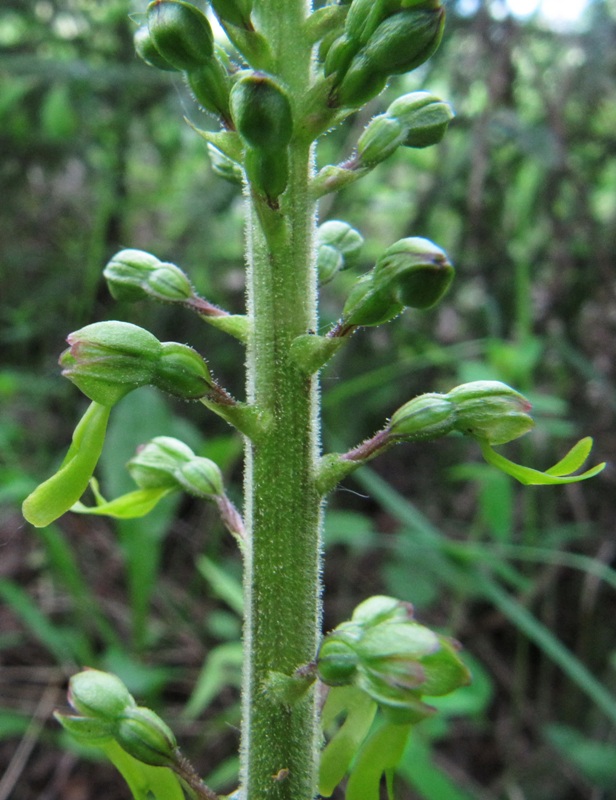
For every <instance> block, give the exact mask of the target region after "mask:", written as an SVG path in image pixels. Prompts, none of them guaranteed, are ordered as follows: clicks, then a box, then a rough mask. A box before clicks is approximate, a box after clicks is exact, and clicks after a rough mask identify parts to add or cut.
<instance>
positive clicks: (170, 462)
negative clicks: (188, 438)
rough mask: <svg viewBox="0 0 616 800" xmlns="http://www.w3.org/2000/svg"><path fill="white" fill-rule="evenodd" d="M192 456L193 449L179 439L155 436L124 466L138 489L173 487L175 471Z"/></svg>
mask: <svg viewBox="0 0 616 800" xmlns="http://www.w3.org/2000/svg"><path fill="white" fill-rule="evenodd" d="M193 458H195V454H194V453H193V451H192V450H191V449H190V447H188V445H186V444H184V442H181V441H180V440H179V439H174V438H173V437H171V436H156V437H155V438H154V439H152V440H151V441H149V442H148V443H147V444H146V445H143V446H142V447H140V448H139V449H138V451H137V453H136V455H134V456H133V457H132V458H131V460H130V461H129V462H128V464H127V465H126V467H127V469H128V471H129V473H130V475H131V477H132V479H133V480H134V481H135V483H136V484H137V486H139V488H140V489H158V488H165V487H168V488H173V489H175V488H176V487H177V484H178V481H177V478H176V477H175V475H176V472H177V471H178V470H179V469H180V468H181V467H183V466H184V465H185V464H187V463H188V462H189V461H191V460H192V459H193Z"/></svg>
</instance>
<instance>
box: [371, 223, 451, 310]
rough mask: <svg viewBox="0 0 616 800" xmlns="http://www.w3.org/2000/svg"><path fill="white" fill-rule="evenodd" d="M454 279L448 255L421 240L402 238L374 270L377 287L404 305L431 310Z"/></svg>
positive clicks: (381, 258) (385, 254) (389, 249)
mask: <svg viewBox="0 0 616 800" xmlns="http://www.w3.org/2000/svg"><path fill="white" fill-rule="evenodd" d="M453 276H454V269H453V267H452V265H451V264H450V263H449V260H448V258H447V254H446V253H445V251H444V250H441V248H440V247H437V246H436V245H435V244H433V243H432V242H430V241H429V240H428V239H422V238H421V237H410V238H408V239H400V240H399V241H397V242H395V243H394V244H392V245H391V247H388V248H387V250H386V251H385V253H384V254H383V255H382V256H381V257H380V258H379V260H378V261H377V263H376V266H375V268H374V284H375V286H376V287H378V288H379V289H380V288H383V289H386V290H387V291H389V292H391V293H392V296H393V297H395V299H396V300H397V301H398V302H399V303H401V304H402V305H404V306H408V307H409V308H430V307H431V306H433V305H435V304H436V303H438V301H439V300H440V299H441V298H442V297H443V295H444V294H445V292H446V291H447V289H448V288H449V285H450V284H451V282H452V280H453Z"/></svg>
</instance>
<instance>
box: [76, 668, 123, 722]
mask: <svg viewBox="0 0 616 800" xmlns="http://www.w3.org/2000/svg"><path fill="white" fill-rule="evenodd" d="M68 701H69V703H70V704H71V706H72V707H73V708H74V709H75V711H77V712H79V714H82V715H83V716H84V717H91V718H93V719H98V720H103V721H107V722H113V721H115V720H117V719H118V717H119V716H120V715H121V714H123V713H124V712H125V711H126V710H127V709H130V708H133V707H135V706H136V703H135V700H134V698H133V696H132V695H131V694H130V692H129V691H128V689H127V688H126V686H125V685H124V684H123V683H122V681H121V680H120V679H119V678H117V677H116V676H115V675H111V674H110V673H108V672H101V671H100V670H97V669H85V670H83V671H82V672H78V673H77V674H76V675H73V676H72V678H71V679H70V681H69V686H68Z"/></svg>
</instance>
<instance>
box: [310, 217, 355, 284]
mask: <svg viewBox="0 0 616 800" xmlns="http://www.w3.org/2000/svg"><path fill="white" fill-rule="evenodd" d="M363 243H364V238H363V236H362V235H361V234H360V233H359V231H356V230H355V228H352V227H351V226H350V225H349V224H348V223H347V222H342V221H341V220H337V219H332V220H328V221H327V222H324V223H323V224H322V225H320V226H319V229H318V231H317V268H318V270H319V280H320V282H321V283H326V282H327V281H328V280H331V279H332V278H333V277H334V275H335V274H336V272H338V271H340V270H344V269H349V267H352V266H354V264H356V263H357V260H358V258H359V253H360V251H361V248H362V245H363Z"/></svg>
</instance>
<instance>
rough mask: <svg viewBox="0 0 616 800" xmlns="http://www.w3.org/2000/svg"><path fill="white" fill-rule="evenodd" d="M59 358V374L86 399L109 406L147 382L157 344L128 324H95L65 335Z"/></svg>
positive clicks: (157, 355) (158, 351)
mask: <svg viewBox="0 0 616 800" xmlns="http://www.w3.org/2000/svg"><path fill="white" fill-rule="evenodd" d="M67 342H68V343H69V345H70V347H69V349H68V350H65V351H64V352H63V353H62V354H61V356H60V365H61V366H62V367H63V369H62V375H64V377H65V378H68V379H69V380H70V381H72V382H73V383H74V384H75V385H76V386H77V387H78V388H79V389H80V390H81V391H82V392H83V393H84V394H85V395H86V397H89V398H90V400H94V401H95V402H97V403H100V404H101V405H106V406H113V405H115V403H117V402H118V401H119V400H121V399H122V397H124V396H125V395H126V394H128V393H129V392H131V391H133V390H134V389H137V388H139V387H140V386H146V385H147V384H149V383H151V382H152V380H153V377H154V374H155V371H156V367H157V362H158V360H159V358H160V355H161V343H160V342H159V341H158V339H157V338H156V337H155V336H154V335H153V334H151V333H150V332H149V331H146V330H144V329H143V328H140V327H138V326H137V325H132V324H131V323H129V322H118V321H117V320H112V321H110V322H95V323H93V324H92V325H86V326H85V327H84V328H80V329H79V330H77V331H75V332H74V333H71V334H69V336H68V337H67Z"/></svg>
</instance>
